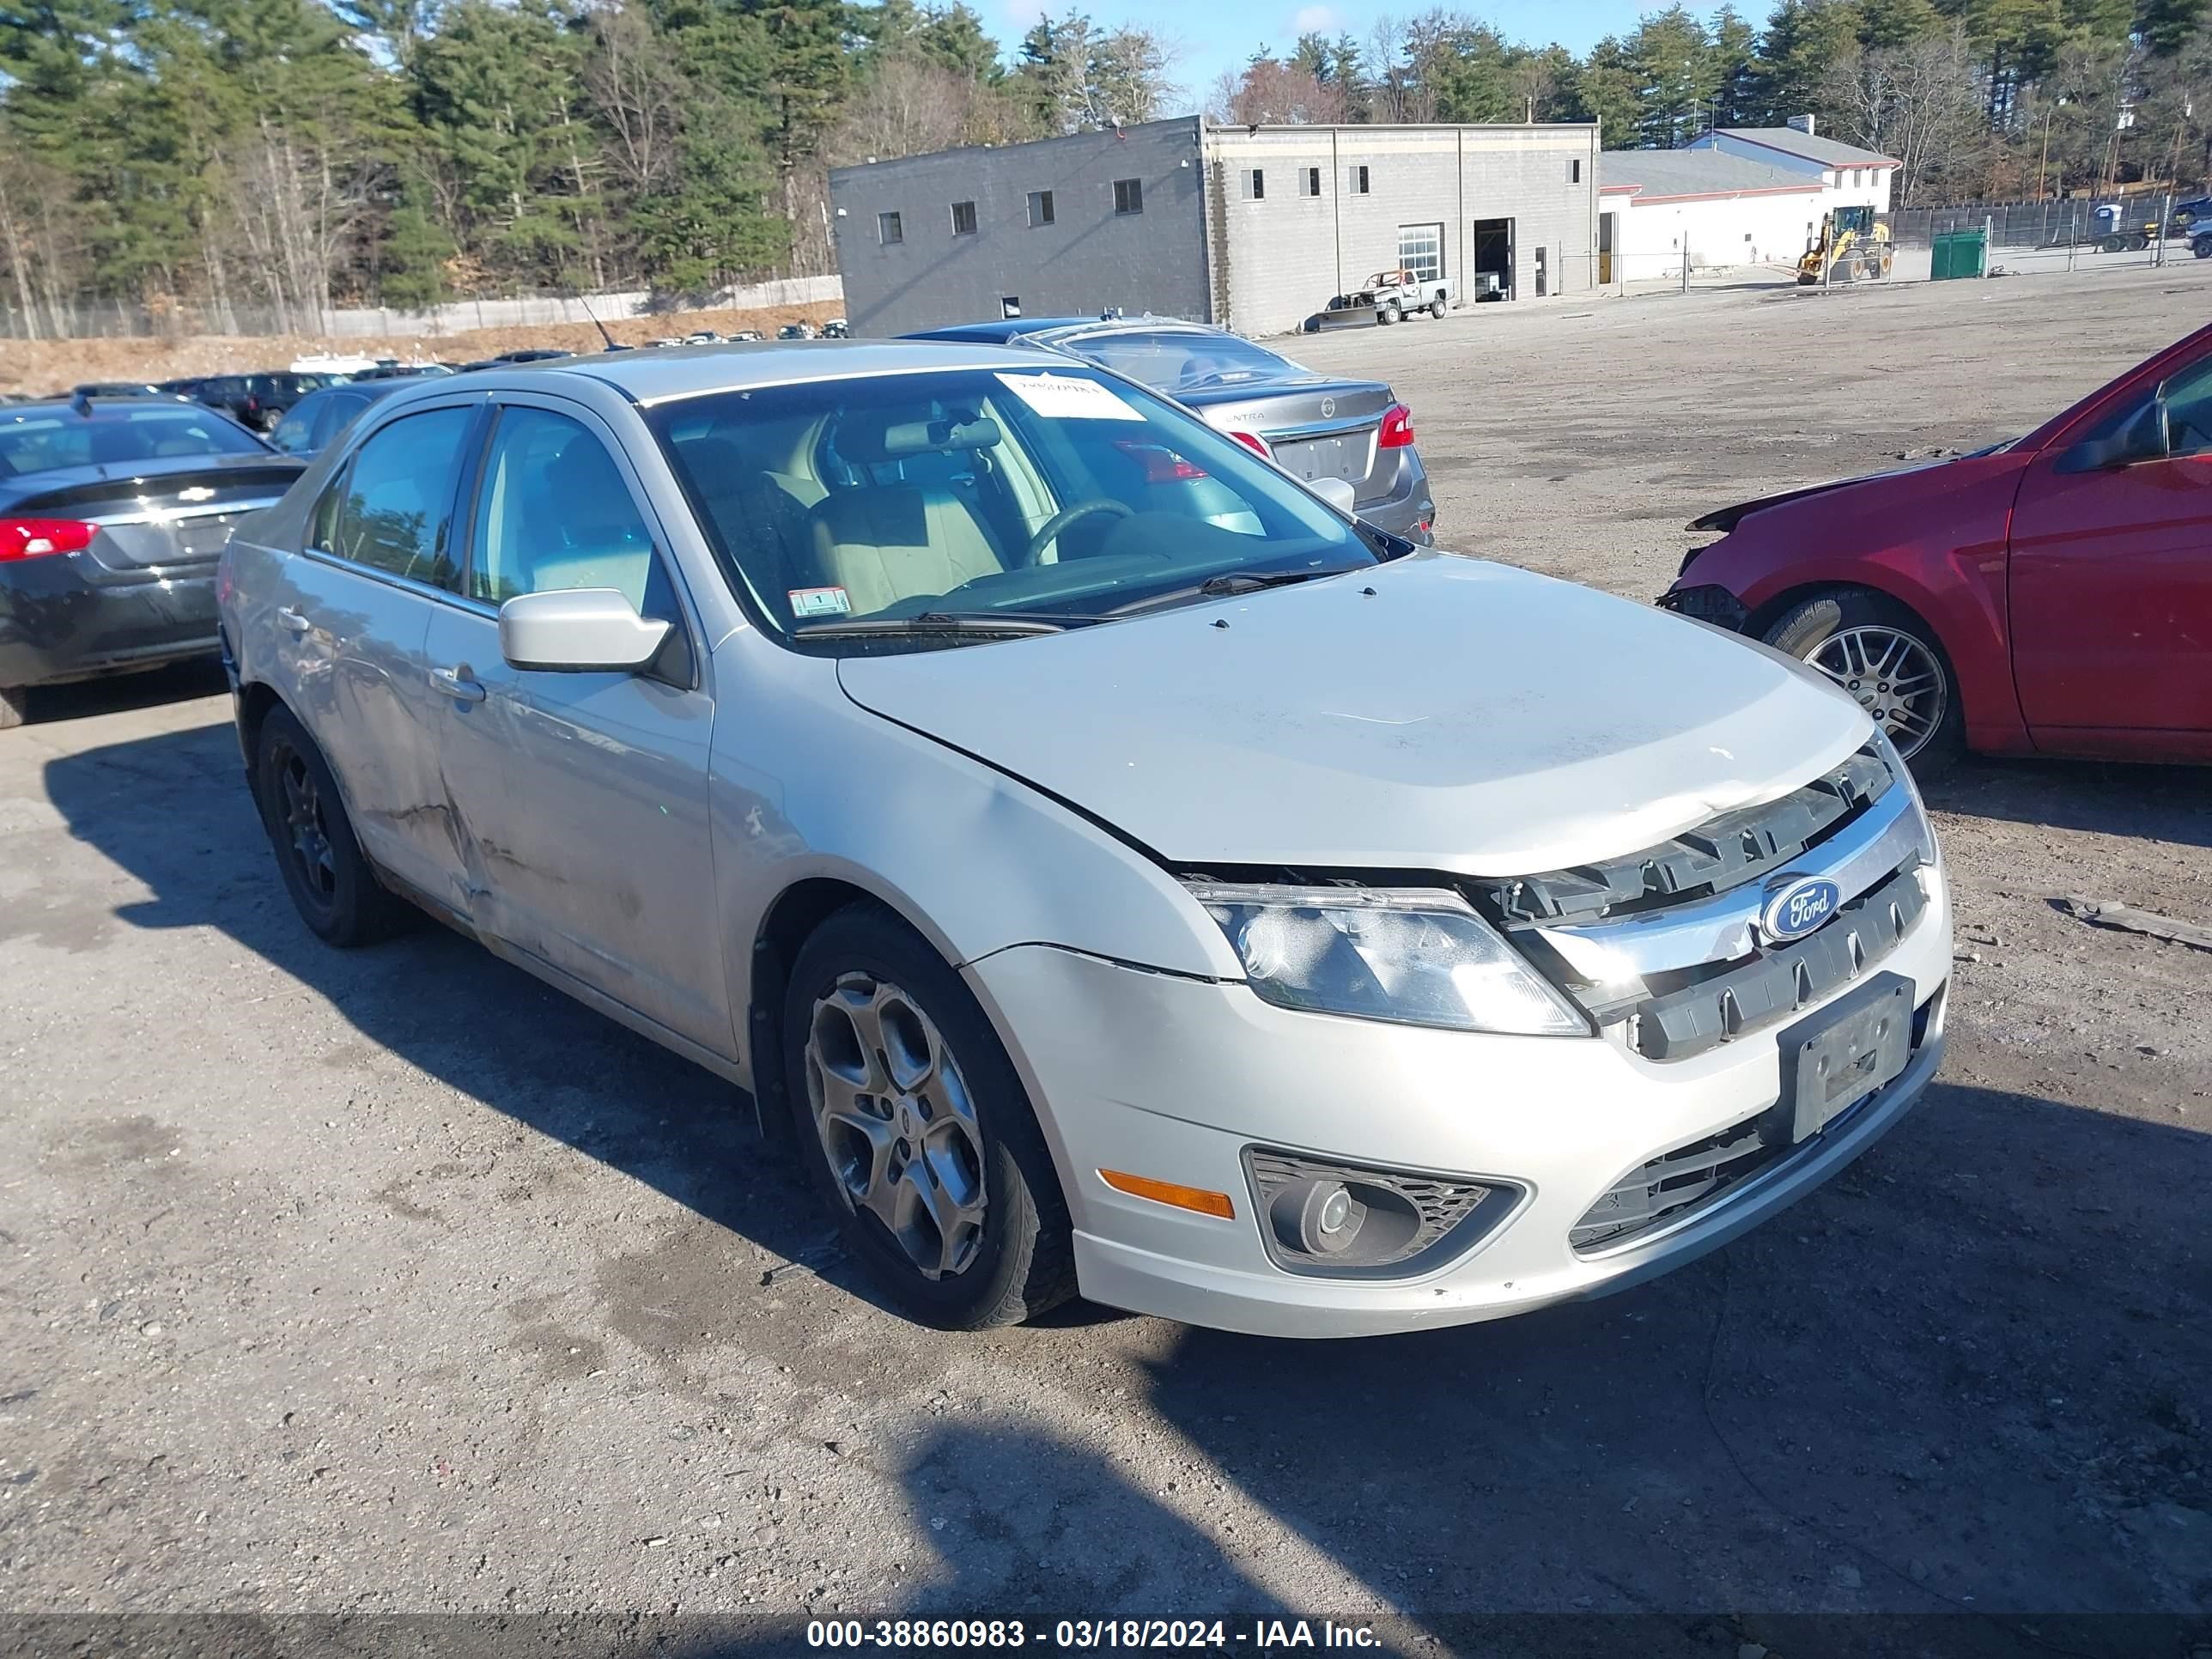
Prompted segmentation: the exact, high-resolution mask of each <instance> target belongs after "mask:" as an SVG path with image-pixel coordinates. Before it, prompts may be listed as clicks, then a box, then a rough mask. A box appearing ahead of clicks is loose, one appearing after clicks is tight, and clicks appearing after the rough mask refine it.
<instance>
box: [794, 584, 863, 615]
mask: <svg viewBox="0 0 2212 1659" xmlns="http://www.w3.org/2000/svg"><path fill="white" fill-rule="evenodd" d="M784 598H786V599H789V600H790V601H791V614H792V615H793V616H794V617H842V616H843V615H844V614H845V613H846V612H847V611H850V610H851V609H852V608H853V602H852V600H851V599H848V598H846V596H845V590H844V589H843V588H842V587H792V588H787V589H785V590H784Z"/></svg>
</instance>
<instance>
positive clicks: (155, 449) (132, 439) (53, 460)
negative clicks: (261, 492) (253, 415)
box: [0, 404, 268, 477]
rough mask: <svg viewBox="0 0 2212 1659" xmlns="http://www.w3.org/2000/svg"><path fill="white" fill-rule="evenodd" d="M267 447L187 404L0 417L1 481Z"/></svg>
mask: <svg viewBox="0 0 2212 1659" xmlns="http://www.w3.org/2000/svg"><path fill="white" fill-rule="evenodd" d="M266 453H268V450H267V447H266V446H265V445H264V444H263V443H262V442H261V441H260V440H259V439H258V438H256V437H254V436H253V435H252V434H251V433H248V432H243V431H240V429H239V428H237V427H236V426H234V425H233V424H232V423H231V422H228V421H227V420H225V419H223V418H222V416H219V415H217V414H216V413H215V412H214V411H213V410H207V409H197V408H193V407H191V406H190V405H188V404H151V405H149V406H148V407H146V408H144V409H131V410H120V409H118V410H101V411H100V413H99V414H97V415H94V416H92V417H91V418H90V419H89V420H88V419H86V418H85V417H84V416H81V415H76V414H72V413H67V412H54V413H48V412H46V411H43V410H41V411H39V412H36V413H33V412H29V411H26V412H25V413H23V414H20V415H16V416H12V417H10V416H0V477H21V476H22V475H23V474H25V473H27V472H52V471H58V470H60V469H62V468H64V467H76V466H129V465H134V464H136V463H137V462H140V461H155V460H166V459H170V458H172V457H175V456H182V455H261V454H266Z"/></svg>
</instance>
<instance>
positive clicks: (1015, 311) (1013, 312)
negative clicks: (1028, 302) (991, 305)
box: [999, 294, 1022, 317]
mask: <svg viewBox="0 0 2212 1659" xmlns="http://www.w3.org/2000/svg"><path fill="white" fill-rule="evenodd" d="M1021 314H1022V296H1021V295H1018V294H1008V295H1001V296H1000V301H999V315H1000V316H1001V317H1018V316H1020V315H1021Z"/></svg>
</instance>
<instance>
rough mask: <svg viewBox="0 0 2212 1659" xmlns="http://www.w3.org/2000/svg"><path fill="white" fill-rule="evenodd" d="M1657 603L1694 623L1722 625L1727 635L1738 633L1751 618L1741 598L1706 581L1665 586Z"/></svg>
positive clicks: (1663, 609)
mask: <svg viewBox="0 0 2212 1659" xmlns="http://www.w3.org/2000/svg"><path fill="white" fill-rule="evenodd" d="M1657 604H1658V606H1659V608H1660V609H1661V610H1662V611H1674V612H1675V613H1676V614H1677V615H1679V616H1684V617H1690V618H1692V620H1694V621H1697V622H1702V623H1711V624H1712V625H1713V626H1714V627H1716V628H1725V629H1728V631H1729V633H1731V634H1741V633H1742V632H1743V631H1744V628H1745V625H1746V624H1747V623H1749V622H1750V620H1751V612H1750V611H1749V610H1747V608H1746V607H1745V605H1744V603H1743V601H1742V600H1741V599H1738V598H1736V596H1735V594H1733V593H1731V592H1729V591H1728V589H1726V588H1725V587H1717V586H1711V585H1710V584H1706V585H1701V586H1696V587H1673V588H1669V589H1668V591H1667V592H1664V593H1662V594H1661V595H1660V596H1659V598H1658V601H1657Z"/></svg>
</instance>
